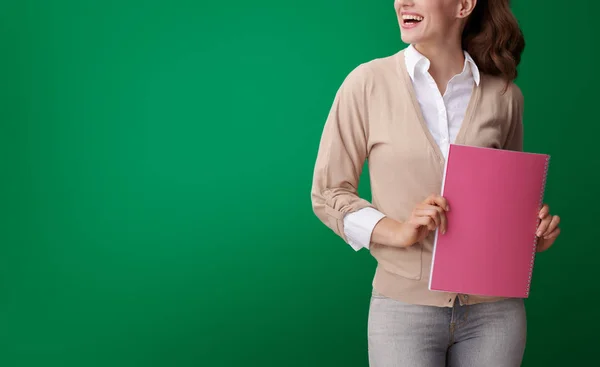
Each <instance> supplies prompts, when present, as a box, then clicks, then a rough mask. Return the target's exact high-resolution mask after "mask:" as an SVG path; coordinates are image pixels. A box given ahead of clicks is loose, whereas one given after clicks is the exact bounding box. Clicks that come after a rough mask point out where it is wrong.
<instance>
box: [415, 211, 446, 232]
mask: <svg viewBox="0 0 600 367" xmlns="http://www.w3.org/2000/svg"><path fill="white" fill-rule="evenodd" d="M438 209H441V208H438V207H435V206H430V207H427V208H424V209H417V210H415V215H416V216H418V217H430V218H431V219H433V221H434V222H435V226H436V227H438V226H439V225H440V223H441V218H440V215H439V214H440V212H439V210H438Z"/></svg>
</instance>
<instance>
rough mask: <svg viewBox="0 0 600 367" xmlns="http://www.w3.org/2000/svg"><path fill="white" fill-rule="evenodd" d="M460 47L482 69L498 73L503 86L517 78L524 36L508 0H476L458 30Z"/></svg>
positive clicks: (490, 72)
mask: <svg viewBox="0 0 600 367" xmlns="http://www.w3.org/2000/svg"><path fill="white" fill-rule="evenodd" d="M462 47H463V49H465V50H466V51H467V52H468V53H469V54H470V55H471V57H472V58H473V60H474V61H475V63H476V64H477V66H478V67H479V68H480V70H481V71H482V72H483V73H486V74H489V75H494V76H499V77H501V78H503V79H504V80H505V81H506V86H507V87H508V85H509V84H510V82H511V81H513V80H514V79H516V78H517V66H518V65H519V63H520V62H521V53H522V52H523V49H524V48H525V39H524V37H523V32H522V31H521V29H520V28H519V24H518V22H517V19H516V18H515V16H514V14H513V13H512V11H511V9H510V1H509V0H477V4H476V5H475V9H473V12H472V13H471V15H470V16H469V19H468V20H467V23H466V25H465V29H464V30H463V34H462Z"/></svg>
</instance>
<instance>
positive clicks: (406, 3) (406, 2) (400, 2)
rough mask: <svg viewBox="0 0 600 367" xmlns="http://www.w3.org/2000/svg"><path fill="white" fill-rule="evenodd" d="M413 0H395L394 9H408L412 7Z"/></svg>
mask: <svg viewBox="0 0 600 367" xmlns="http://www.w3.org/2000/svg"><path fill="white" fill-rule="evenodd" d="M414 2H415V1H414V0H395V2H394V3H395V5H396V8H404V7H410V6H413V5H414Z"/></svg>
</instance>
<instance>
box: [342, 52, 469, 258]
mask: <svg viewBox="0 0 600 367" xmlns="http://www.w3.org/2000/svg"><path fill="white" fill-rule="evenodd" d="M464 54H465V63H464V66H463V70H462V72H461V73H460V74H457V75H455V76H453V77H452V78H451V79H450V81H448V85H447V87H446V91H445V92H444V95H442V94H441V93H440V90H439V89H438V87H437V85H436V84H435V81H434V80H433V77H432V76H431V74H429V71H428V70H429V65H430V61H429V60H428V59H427V58H426V57H425V56H423V55H422V54H421V53H419V52H418V51H417V49H416V48H414V47H413V45H409V46H408V47H407V48H406V50H405V62H406V69H407V70H408V74H409V75H410V78H411V80H412V83H413V87H414V90H415V95H416V97H417V100H418V101H419V105H420V106H421V112H422V114H423V118H424V119H425V123H426V125H427V128H428V129H429V131H430V132H431V135H432V136H433V138H434V139H435V141H436V143H437V144H438V145H439V147H440V150H441V151H442V153H443V154H444V158H446V157H447V155H448V148H449V146H450V143H453V142H454V139H456V134H457V133H458V130H459V129H460V126H461V124H462V121H463V118H464V116H465V111H466V109H467V105H468V104H469V100H470V98H471V92H472V90H473V85H474V83H476V84H477V85H479V79H480V75H479V69H478V68H477V65H476V64H475V62H474V61H473V59H472V58H471V56H470V55H469V54H468V53H467V52H466V51H464ZM384 217H385V214H383V213H381V212H380V211H378V210H376V209H374V208H364V209H361V210H358V211H356V212H353V213H349V214H347V215H346V216H345V217H344V234H345V235H346V237H347V238H348V242H349V244H350V246H352V248H353V249H354V250H356V251H358V250H360V249H361V248H363V247H364V248H369V244H370V242H371V234H372V232H373V228H374V227H375V225H376V224H377V223H378V222H379V221H380V220H381V219H382V218H384Z"/></svg>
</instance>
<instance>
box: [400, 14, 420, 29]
mask: <svg viewBox="0 0 600 367" xmlns="http://www.w3.org/2000/svg"><path fill="white" fill-rule="evenodd" d="M423 19H424V17H423V16H422V15H420V14H416V13H402V28H406V29H409V28H414V27H416V26H417V25H419V23H421V21H423Z"/></svg>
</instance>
